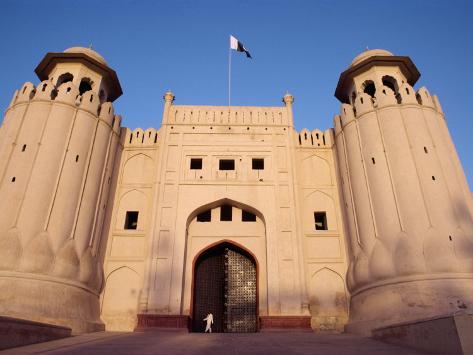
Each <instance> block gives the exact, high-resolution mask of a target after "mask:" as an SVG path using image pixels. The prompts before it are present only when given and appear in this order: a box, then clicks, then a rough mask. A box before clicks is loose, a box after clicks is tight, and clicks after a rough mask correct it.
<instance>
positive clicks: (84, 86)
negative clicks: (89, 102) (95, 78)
mask: <svg viewBox="0 0 473 355" xmlns="http://www.w3.org/2000/svg"><path fill="white" fill-rule="evenodd" d="M89 90H92V80H90V79H89V78H82V80H81V81H80V85H79V93H80V94H81V95H82V94H83V93H84V92H86V91H89Z"/></svg>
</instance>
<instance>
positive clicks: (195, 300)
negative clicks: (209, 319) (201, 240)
mask: <svg viewBox="0 0 473 355" xmlns="http://www.w3.org/2000/svg"><path fill="white" fill-rule="evenodd" d="M192 284H193V289H192V331H194V332H203V331H204V329H205V322H204V321H203V319H204V318H205V317H206V316H207V314H208V313H212V314H213V318H214V324H213V327H212V330H213V331H214V332H224V333H248V332H256V331H257V330H258V268H257V262H256V260H255V258H254V257H253V256H252V255H251V253H249V252H248V251H246V250H245V249H244V248H242V247H240V246H238V245H236V244H235V243H232V242H229V241H223V242H220V243H218V244H216V245H213V246H211V247H209V248H207V249H205V250H204V251H202V252H201V253H200V254H199V255H198V256H197V257H196V259H195V260H194V270H193V282H192Z"/></svg>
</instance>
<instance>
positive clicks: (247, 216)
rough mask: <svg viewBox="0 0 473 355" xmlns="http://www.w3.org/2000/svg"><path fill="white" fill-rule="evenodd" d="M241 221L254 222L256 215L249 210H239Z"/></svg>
mask: <svg viewBox="0 0 473 355" xmlns="http://www.w3.org/2000/svg"><path fill="white" fill-rule="evenodd" d="M241 221H242V222H256V215H254V214H253V213H251V212H248V211H245V210H242V211H241Z"/></svg>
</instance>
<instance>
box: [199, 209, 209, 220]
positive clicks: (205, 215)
mask: <svg viewBox="0 0 473 355" xmlns="http://www.w3.org/2000/svg"><path fill="white" fill-rule="evenodd" d="M211 220H212V213H211V210H207V211H204V212H202V213H199V214H198V215H197V222H210V221H211Z"/></svg>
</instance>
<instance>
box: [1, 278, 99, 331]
mask: <svg viewBox="0 0 473 355" xmlns="http://www.w3.org/2000/svg"><path fill="white" fill-rule="evenodd" d="M0 290H2V291H1V292H0V314H1V315H3V316H8V317H13V318H21V319H28V320H31V321H37V322H42V323H49V324H54V325H60V326H66V327H69V328H71V329H72V334H81V333H89V332H97V331H103V330H104V329H105V326H104V324H103V323H102V321H101V320H100V318H99V316H98V315H99V314H100V310H99V309H100V305H99V296H98V295H97V294H96V293H95V292H93V291H92V290H91V289H89V288H87V287H84V285H81V284H79V283H75V282H72V281H69V280H65V279H62V278H54V277H50V276H42V275H38V274H28V273H24V272H22V273H17V272H7V271H1V272H0Z"/></svg>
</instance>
